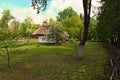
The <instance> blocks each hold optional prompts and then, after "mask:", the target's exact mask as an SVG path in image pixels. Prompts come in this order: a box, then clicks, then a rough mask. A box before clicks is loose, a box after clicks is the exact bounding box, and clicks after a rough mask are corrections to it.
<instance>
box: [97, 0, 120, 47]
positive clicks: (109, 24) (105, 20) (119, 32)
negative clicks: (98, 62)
mask: <svg viewBox="0 0 120 80" xmlns="http://www.w3.org/2000/svg"><path fill="white" fill-rule="evenodd" d="M101 2H102V3H103V5H102V7H101V11H100V16H99V23H98V27H97V32H98V34H99V36H98V37H99V39H100V40H102V41H108V42H111V43H112V44H113V45H115V46H116V47H120V23H119V22H120V11H119V9H120V5H119V4H120V0H110V1H109V0H102V1H101ZM111 5H112V6H111Z"/></svg>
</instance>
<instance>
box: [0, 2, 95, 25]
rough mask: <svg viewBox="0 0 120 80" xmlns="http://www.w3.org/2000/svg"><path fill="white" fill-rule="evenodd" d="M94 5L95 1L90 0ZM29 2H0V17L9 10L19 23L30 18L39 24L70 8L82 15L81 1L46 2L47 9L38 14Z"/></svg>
mask: <svg viewBox="0 0 120 80" xmlns="http://www.w3.org/2000/svg"><path fill="white" fill-rule="evenodd" d="M92 1H93V4H96V3H95V1H96V0H92ZM30 3H31V0H0V17H1V16H2V14H1V12H2V11H3V10H4V9H9V10H10V11H11V14H12V15H13V16H14V17H16V18H17V19H18V20H19V21H20V22H22V21H24V19H25V18H27V17H31V18H32V19H33V20H34V22H35V23H41V22H42V21H43V20H45V19H49V18H54V19H56V16H57V14H58V12H59V11H62V10H64V9H65V8H67V7H72V8H73V9H74V10H75V11H76V12H77V13H78V14H80V13H83V8H82V0H51V1H49V2H48V5H47V9H46V10H45V11H44V12H40V14H36V11H35V10H33V8H32V7H31V6H30Z"/></svg>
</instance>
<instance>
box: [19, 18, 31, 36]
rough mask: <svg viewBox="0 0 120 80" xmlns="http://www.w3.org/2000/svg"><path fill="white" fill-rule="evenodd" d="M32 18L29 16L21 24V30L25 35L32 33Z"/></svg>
mask: <svg viewBox="0 0 120 80" xmlns="http://www.w3.org/2000/svg"><path fill="white" fill-rule="evenodd" d="M32 24H33V21H32V18H30V17H27V18H26V19H25V20H24V22H23V23H21V26H20V32H21V34H22V36H23V37H29V36H31V35H32Z"/></svg>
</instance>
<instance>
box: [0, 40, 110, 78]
mask: <svg viewBox="0 0 120 80" xmlns="http://www.w3.org/2000/svg"><path fill="white" fill-rule="evenodd" d="M73 50H74V49H72V48H68V47H65V46H54V45H51V46H50V45H38V44H37V45H33V44H32V45H24V46H23V47H22V46H21V47H19V48H18V50H17V52H16V53H12V54H11V65H12V68H11V69H8V68H7V60H6V58H2V57H0V80H105V79H104V78H105V71H104V69H105V67H106V66H105V62H106V59H107V57H108V54H107V52H106V50H105V49H104V48H103V47H102V45H101V44H100V43H97V42H88V43H87V44H86V46H85V50H84V58H83V59H80V60H78V59H77V57H76V55H77V53H76V51H73Z"/></svg>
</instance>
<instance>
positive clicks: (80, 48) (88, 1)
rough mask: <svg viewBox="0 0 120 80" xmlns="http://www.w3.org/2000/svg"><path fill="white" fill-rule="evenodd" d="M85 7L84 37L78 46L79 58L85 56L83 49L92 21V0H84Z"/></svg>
mask: <svg viewBox="0 0 120 80" xmlns="http://www.w3.org/2000/svg"><path fill="white" fill-rule="evenodd" d="M83 9H84V32H83V38H82V40H81V42H80V44H79V46H78V58H79V59H80V58H82V57H83V49H84V45H85V43H86V41H87V36H88V29H89V23H90V12H91V0H83Z"/></svg>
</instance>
